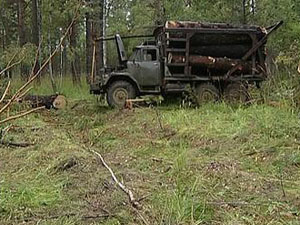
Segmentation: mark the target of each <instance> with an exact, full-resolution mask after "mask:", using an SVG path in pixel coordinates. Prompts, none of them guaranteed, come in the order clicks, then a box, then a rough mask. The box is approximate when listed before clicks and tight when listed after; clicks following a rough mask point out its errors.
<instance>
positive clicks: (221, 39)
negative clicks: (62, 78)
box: [90, 21, 283, 108]
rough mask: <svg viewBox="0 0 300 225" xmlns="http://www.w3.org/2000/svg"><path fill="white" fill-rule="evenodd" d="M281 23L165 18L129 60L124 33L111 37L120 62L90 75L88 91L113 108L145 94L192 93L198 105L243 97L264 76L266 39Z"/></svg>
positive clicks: (244, 99)
mask: <svg viewBox="0 0 300 225" xmlns="http://www.w3.org/2000/svg"><path fill="white" fill-rule="evenodd" d="M282 24H283V21H280V22H278V23H276V24H275V25H273V26H270V27H266V28H265V27H260V26H250V25H231V24H225V23H202V22H186V21H167V22H166V23H165V24H164V25H163V26H159V27H157V28H155V30H154V32H153V35H149V36H147V35H145V36H135V37H146V36H147V37H150V36H151V38H152V39H151V40H147V41H144V42H143V43H142V44H141V45H139V46H136V47H135V48H134V51H133V54H132V55H131V56H130V57H129V58H127V56H126V51H125V48H124V44H123V41H122V37H121V36H120V35H119V34H116V35H115V36H114V37H113V38H107V39H105V38H99V39H97V40H95V41H107V40H112V39H114V40H115V42H116V46H117V51H118V58H119V65H118V66H117V67H116V68H103V70H102V73H101V74H94V73H92V75H91V86H90V87H91V88H90V91H91V93H92V94H106V99H107V102H108V104H109V105H110V106H112V107H117V108H122V107H124V105H125V103H126V100H127V99H135V98H137V97H141V96H144V95H162V96H173V95H178V94H179V95H180V94H182V93H185V92H192V93H193V95H194V96H195V99H196V101H197V103H199V104H201V103H205V102H208V101H218V100H220V99H221V98H223V97H224V98H225V99H229V100H232V101H247V100H248V99H249V95H248V91H247V88H248V86H249V84H254V85H256V86H257V87H258V88H259V87H260V84H261V82H263V81H264V80H266V79H267V77H268V73H267V65H266V57H267V53H266V43H267V40H268V37H269V36H270V34H271V33H273V32H274V31H275V30H277V29H278V28H279V27H280V26H281V25H282Z"/></svg>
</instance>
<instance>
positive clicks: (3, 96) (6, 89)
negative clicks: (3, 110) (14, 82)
mask: <svg viewBox="0 0 300 225" xmlns="http://www.w3.org/2000/svg"><path fill="white" fill-rule="evenodd" d="M10 84H11V82H10V81H9V82H8V84H7V86H6V88H5V91H4V93H3V95H2V97H1V99H0V104H1V103H2V102H3V101H4V99H5V97H6V95H7V93H8V91H9V88H10Z"/></svg>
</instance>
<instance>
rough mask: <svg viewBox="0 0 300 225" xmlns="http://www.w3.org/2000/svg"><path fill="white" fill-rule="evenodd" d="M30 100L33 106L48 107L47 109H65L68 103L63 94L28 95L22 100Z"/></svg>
mask: <svg viewBox="0 0 300 225" xmlns="http://www.w3.org/2000/svg"><path fill="white" fill-rule="evenodd" d="M23 101H24V102H28V103H30V104H31V106H32V108H37V107H42V106H44V107H46V109H51V108H54V109H63V108H65V107H66V105H67V101H66V97H65V96H63V95H58V94H55V95H28V96H25V97H24V98H23V99H22V100H21V102H23Z"/></svg>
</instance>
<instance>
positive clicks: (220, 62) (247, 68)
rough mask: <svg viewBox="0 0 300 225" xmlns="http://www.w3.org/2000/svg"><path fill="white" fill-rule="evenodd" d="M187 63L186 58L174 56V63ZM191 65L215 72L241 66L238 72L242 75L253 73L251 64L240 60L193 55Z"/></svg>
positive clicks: (190, 59) (190, 58)
mask: <svg viewBox="0 0 300 225" xmlns="http://www.w3.org/2000/svg"><path fill="white" fill-rule="evenodd" d="M185 61H186V58H185V56H181V55H172V61H171V62H172V63H184V62H185ZM189 61H190V65H194V66H201V67H206V68H210V69H215V70H221V71H228V70H230V69H231V68H233V67H234V66H236V65H238V64H240V66H239V68H238V70H239V71H241V72H242V73H251V71H252V65H251V62H243V61H241V60H238V59H229V58H216V57H211V56H198V55H191V56H190V57H189Z"/></svg>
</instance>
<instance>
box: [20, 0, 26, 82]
mask: <svg viewBox="0 0 300 225" xmlns="http://www.w3.org/2000/svg"><path fill="white" fill-rule="evenodd" d="M18 32H19V45H20V47H21V48H22V47H23V46H24V45H25V44H26V34H25V0H19V1H18ZM20 73H21V76H22V77H23V78H25V79H26V77H27V75H26V74H27V70H26V67H25V66H24V65H23V64H21V70H20Z"/></svg>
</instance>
